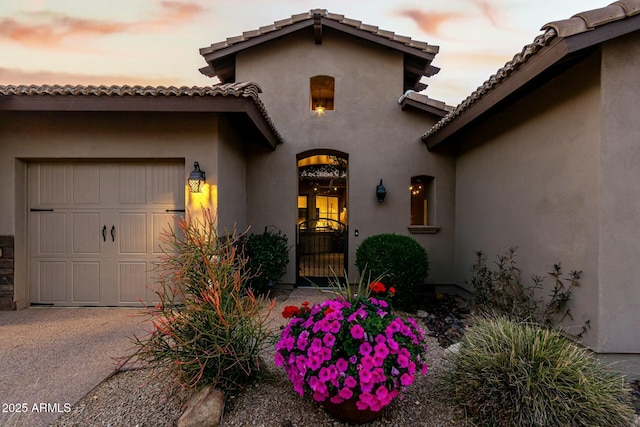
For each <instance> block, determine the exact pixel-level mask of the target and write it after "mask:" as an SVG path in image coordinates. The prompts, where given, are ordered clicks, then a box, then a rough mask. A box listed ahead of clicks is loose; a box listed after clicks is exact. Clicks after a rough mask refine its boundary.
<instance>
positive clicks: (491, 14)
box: [470, 0, 505, 28]
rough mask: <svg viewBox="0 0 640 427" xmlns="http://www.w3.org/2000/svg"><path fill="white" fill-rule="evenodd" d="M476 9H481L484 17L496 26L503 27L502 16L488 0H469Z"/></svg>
mask: <svg viewBox="0 0 640 427" xmlns="http://www.w3.org/2000/svg"><path fill="white" fill-rule="evenodd" d="M470 2H471V3H472V4H473V5H475V6H476V7H477V8H478V9H480V10H481V11H482V14H483V15H484V17H485V18H487V19H488V20H489V22H491V25H493V26H494V27H496V28H501V27H504V26H505V25H504V24H505V22H504V16H503V13H501V11H500V10H498V9H496V8H495V7H494V6H493V5H492V4H491V3H490V2H489V1H488V0H470Z"/></svg>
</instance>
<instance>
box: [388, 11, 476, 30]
mask: <svg viewBox="0 0 640 427" xmlns="http://www.w3.org/2000/svg"><path fill="white" fill-rule="evenodd" d="M398 15H399V16H403V17H405V18H409V19H411V20H413V21H414V22H415V23H416V24H417V25H418V27H420V29H421V30H422V31H424V32H425V33H427V34H430V35H433V36H442V33H441V27H442V26H443V25H444V24H446V23H448V22H450V21H454V20H457V19H460V18H463V17H464V16H465V15H464V14H462V13H459V12H424V11H421V10H417V9H405V10H401V11H399V12H398Z"/></svg>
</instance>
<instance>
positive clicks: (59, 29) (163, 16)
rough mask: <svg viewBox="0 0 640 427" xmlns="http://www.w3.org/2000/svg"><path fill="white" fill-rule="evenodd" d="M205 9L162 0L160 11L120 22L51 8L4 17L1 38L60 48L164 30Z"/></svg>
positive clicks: (0, 20)
mask: <svg viewBox="0 0 640 427" xmlns="http://www.w3.org/2000/svg"><path fill="white" fill-rule="evenodd" d="M204 10H205V9H204V8H203V7H202V6H199V5H197V4H195V3H183V2H179V1H162V2H160V11H159V12H158V13H157V14H156V15H154V16H151V17H150V18H148V19H143V20H139V21H137V22H124V21H122V22H118V21H107V20H100V19H90V18H81V17H73V16H68V15H65V14H61V13H55V12H50V11H42V12H31V13H27V14H26V15H25V16H26V18H27V19H23V20H20V19H16V18H4V19H0V40H1V39H5V40H10V41H12V42H15V43H19V44H22V45H25V46H29V47H42V46H45V47H57V46H61V45H64V43H65V41H67V40H69V39H72V38H85V39H86V38H96V37H102V36H108V35H112V34H119V33H127V32H128V33H139V32H144V31H151V32H153V31H160V30H162V29H165V28H167V27H170V26H171V27H175V26H178V25H181V24H184V23H188V22H191V21H192V20H193V19H195V17H197V15H198V14H199V13H201V12H202V11H204Z"/></svg>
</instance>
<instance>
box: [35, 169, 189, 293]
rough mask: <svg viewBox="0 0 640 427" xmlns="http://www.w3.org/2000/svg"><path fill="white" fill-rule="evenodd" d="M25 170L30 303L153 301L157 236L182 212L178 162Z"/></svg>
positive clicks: (182, 184) (181, 176) (181, 177)
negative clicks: (27, 202)
mask: <svg viewBox="0 0 640 427" xmlns="http://www.w3.org/2000/svg"><path fill="white" fill-rule="evenodd" d="M28 172H29V175H28V182H29V193H28V194H29V199H28V200H29V206H28V215H29V230H28V234H29V292H30V299H31V303H32V304H53V305H62V306H86V305H95V306H134V305H139V304H140V302H139V301H144V302H146V303H151V302H153V301H154V300H155V298H154V293H153V291H152V290H151V289H150V288H151V286H152V285H153V284H154V281H155V278H156V277H157V272H155V271H154V270H153V268H154V265H155V264H157V261H158V257H159V256H160V255H162V251H161V249H160V240H159V237H160V235H161V233H162V231H163V230H164V229H166V228H167V226H168V224H172V225H173V224H174V221H175V216H176V215H183V214H182V212H184V188H185V174H184V163H182V162H163V163H161V162H145V163H131V162H126V163H125V162H122V163H107V162H105V163H84V162H67V163H62V162H39V163H32V164H30V165H29V168H28Z"/></svg>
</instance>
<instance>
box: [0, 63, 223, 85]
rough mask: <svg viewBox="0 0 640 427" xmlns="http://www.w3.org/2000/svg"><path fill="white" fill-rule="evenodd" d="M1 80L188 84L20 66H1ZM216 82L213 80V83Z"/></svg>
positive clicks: (6, 82)
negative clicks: (40, 69)
mask: <svg viewBox="0 0 640 427" xmlns="http://www.w3.org/2000/svg"><path fill="white" fill-rule="evenodd" d="M0 82H1V83H2V84H3V85H32V84H35V85H55V84H58V85H65V84H72V85H96V86H99V85H131V86H133V85H142V86H171V85H173V86H181V85H183V84H186V83H185V82H183V81H181V80H179V79H172V78H149V77H140V76H126V75H107V74H104V75H88V74H78V73H64V72H55V71H44V70H43V71H27V70H21V69H18V68H2V67H0ZM213 83H215V82H213V81H212V83H211V84H213Z"/></svg>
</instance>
